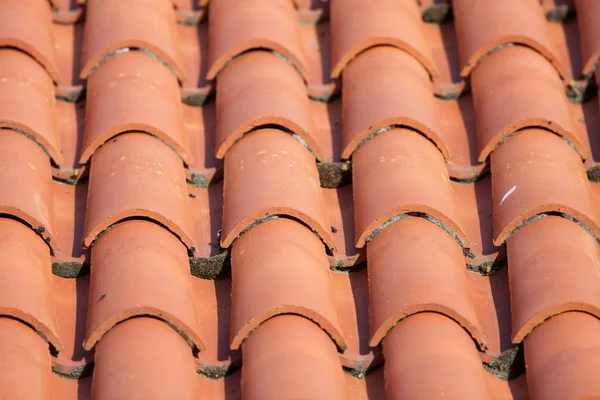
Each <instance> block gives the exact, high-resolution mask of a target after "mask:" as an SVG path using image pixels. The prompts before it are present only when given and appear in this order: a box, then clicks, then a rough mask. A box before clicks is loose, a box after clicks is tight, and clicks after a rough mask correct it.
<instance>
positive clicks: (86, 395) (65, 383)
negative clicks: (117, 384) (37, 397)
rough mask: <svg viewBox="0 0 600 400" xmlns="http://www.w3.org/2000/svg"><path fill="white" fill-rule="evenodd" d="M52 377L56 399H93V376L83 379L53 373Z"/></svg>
mask: <svg viewBox="0 0 600 400" xmlns="http://www.w3.org/2000/svg"><path fill="white" fill-rule="evenodd" d="M51 379H52V386H53V387H52V391H53V394H54V397H53V398H54V399H77V400H90V399H91V397H90V396H91V393H90V392H91V388H92V377H91V376H89V377H86V378H82V379H65V378H63V377H62V376H60V375H57V374H52V375H51Z"/></svg>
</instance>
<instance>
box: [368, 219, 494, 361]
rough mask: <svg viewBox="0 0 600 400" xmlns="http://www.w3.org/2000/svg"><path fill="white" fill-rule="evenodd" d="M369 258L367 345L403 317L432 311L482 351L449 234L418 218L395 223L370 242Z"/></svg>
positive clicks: (461, 268) (461, 261) (463, 273)
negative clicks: (456, 325) (455, 325)
mask: <svg viewBox="0 0 600 400" xmlns="http://www.w3.org/2000/svg"><path fill="white" fill-rule="evenodd" d="M367 260H368V263H369V268H368V271H369V317H370V324H369V326H370V330H371V334H370V336H371V339H370V342H369V345H370V346H376V345H377V344H379V342H380V341H381V340H382V339H383V338H384V337H385V336H386V334H388V332H389V331H390V330H391V329H392V328H393V327H394V326H395V325H396V324H398V322H399V321H401V320H403V319H404V318H406V317H409V316H410V315H412V314H416V313H420V312H436V313H440V314H444V315H446V316H448V317H449V318H451V319H453V320H455V321H456V322H457V323H459V324H460V325H461V326H462V327H464V329H466V331H467V332H469V334H470V335H471V337H472V338H473V340H474V341H475V342H476V343H477V344H478V345H479V347H480V348H481V349H482V350H485V348H486V347H487V344H486V340H485V337H484V336H483V332H482V329H481V325H480V324H479V321H478V320H477V315H476V313H475V309H474V304H473V300H474V299H473V294H472V293H471V291H470V288H469V281H468V280H467V276H466V272H467V271H466V270H465V262H464V257H463V254H462V249H461V248H460V246H459V245H458V244H457V243H456V241H455V240H454V239H452V237H451V236H450V235H448V234H447V233H446V232H444V231H443V230H442V229H440V228H439V227H438V226H435V225H434V224H432V223H431V222H429V221H426V220H424V219H422V218H409V219H406V220H403V221H398V222H396V223H395V224H393V225H392V226H390V227H388V228H386V229H384V230H383V231H382V232H381V233H379V234H378V235H377V236H376V237H375V238H373V240H372V241H371V242H369V245H368V246H367ZM400 323H401V322H400Z"/></svg>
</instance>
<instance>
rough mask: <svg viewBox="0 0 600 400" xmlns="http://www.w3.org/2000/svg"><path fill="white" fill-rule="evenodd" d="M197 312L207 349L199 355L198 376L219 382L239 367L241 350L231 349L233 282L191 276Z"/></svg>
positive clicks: (228, 279)
mask: <svg viewBox="0 0 600 400" xmlns="http://www.w3.org/2000/svg"><path fill="white" fill-rule="evenodd" d="M191 280H192V286H193V287H194V293H195V295H196V309H197V310H198V319H199V321H200V324H201V326H202V331H203V337H202V339H203V343H204V345H205V346H206V350H202V351H201V352H200V353H198V354H197V359H196V361H197V363H198V373H199V374H200V375H202V376H204V377H206V378H207V379H220V378H222V377H223V376H225V375H226V374H229V373H231V372H233V371H235V370H236V369H237V368H239V366H240V363H241V355H240V352H239V351H233V350H230V348H229V324H230V313H231V279H230V278H227V279H221V280H208V279H200V278H196V277H192V278H191Z"/></svg>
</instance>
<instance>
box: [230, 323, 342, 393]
mask: <svg viewBox="0 0 600 400" xmlns="http://www.w3.org/2000/svg"><path fill="white" fill-rule="evenodd" d="M242 351H243V357H244V364H243V365H242V397H243V398H245V399H264V400H271V399H273V400H275V399H315V400H334V399H336V400H337V399H339V400H341V399H348V393H347V389H346V381H345V378H344V373H343V369H342V366H341V365H340V362H339V359H338V356H337V352H336V348H335V345H334V344H333V343H332V342H331V340H329V338H328V337H327V335H326V334H325V333H324V332H323V331H322V330H321V329H319V327H317V326H316V325H315V324H313V323H312V322H310V321H308V320H307V319H305V318H302V317H298V316H296V315H280V316H277V317H275V318H271V319H269V320H268V321H266V322H265V323H264V324H262V325H261V326H260V327H259V328H258V329H257V330H256V331H254V332H253V333H252V335H250V337H249V338H248V339H247V340H246V341H245V342H244V345H243V348H242Z"/></svg>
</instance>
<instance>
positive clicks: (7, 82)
mask: <svg viewBox="0 0 600 400" xmlns="http://www.w3.org/2000/svg"><path fill="white" fill-rule="evenodd" d="M0 14H1V13H0ZM0 64H2V65H3V67H2V71H0V127H1V128H9V129H14V130H16V131H19V132H22V133H23V134H25V135H27V136H29V137H30V138H31V140H33V141H34V142H36V143H37V144H38V145H39V146H40V147H41V148H42V149H44V152H46V154H48V157H50V158H51V159H52V161H54V163H55V164H57V165H61V164H62V163H63V157H62V153H61V147H60V137H59V135H58V132H57V129H56V128H57V127H56V100H54V87H53V85H52V80H51V79H50V77H49V76H48V74H47V72H46V71H44V68H42V66H41V65H40V64H38V63H37V62H35V60H33V59H32V58H31V57H29V56H27V55H26V54H25V53H22V52H20V51H17V50H15V49H1V50H0Z"/></svg>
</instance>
